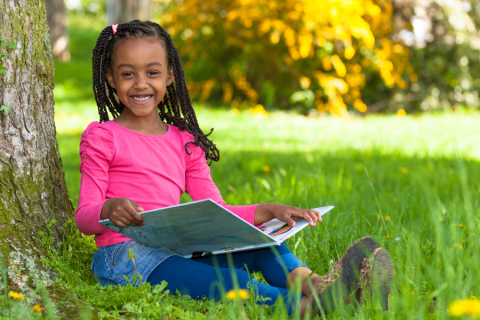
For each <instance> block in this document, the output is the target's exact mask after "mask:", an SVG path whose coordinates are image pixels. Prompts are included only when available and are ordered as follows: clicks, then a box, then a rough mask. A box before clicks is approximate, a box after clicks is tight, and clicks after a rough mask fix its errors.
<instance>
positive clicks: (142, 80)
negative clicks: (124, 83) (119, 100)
mask: <svg viewBox="0 0 480 320" xmlns="http://www.w3.org/2000/svg"><path fill="white" fill-rule="evenodd" d="M147 87H148V82H147V77H144V76H139V77H138V78H137V82H135V88H136V89H139V90H141V89H146V88H147Z"/></svg>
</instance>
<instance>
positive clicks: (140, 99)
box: [131, 95, 152, 101]
mask: <svg viewBox="0 0 480 320" xmlns="http://www.w3.org/2000/svg"><path fill="white" fill-rule="evenodd" d="M151 97H152V95H146V96H131V98H132V99H133V100H136V101H145V100H148V99H150V98H151Z"/></svg>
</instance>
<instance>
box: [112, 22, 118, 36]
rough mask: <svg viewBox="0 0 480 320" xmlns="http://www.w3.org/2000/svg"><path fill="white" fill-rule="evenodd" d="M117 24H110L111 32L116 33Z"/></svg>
mask: <svg viewBox="0 0 480 320" xmlns="http://www.w3.org/2000/svg"><path fill="white" fill-rule="evenodd" d="M117 28H118V24H114V25H112V30H113V34H115V33H117Z"/></svg>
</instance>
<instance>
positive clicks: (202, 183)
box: [185, 137, 257, 225]
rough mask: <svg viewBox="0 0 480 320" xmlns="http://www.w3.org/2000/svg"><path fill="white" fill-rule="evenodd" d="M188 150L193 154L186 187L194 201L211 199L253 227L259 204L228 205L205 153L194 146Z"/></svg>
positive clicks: (190, 158) (189, 158) (187, 170)
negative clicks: (213, 178) (216, 182)
mask: <svg viewBox="0 0 480 320" xmlns="http://www.w3.org/2000/svg"><path fill="white" fill-rule="evenodd" d="M192 138H193V137H192ZM192 140H193V139H192ZM187 148H188V150H189V151H190V152H191V154H190V155H188V154H187V155H186V172H185V187H186V189H187V191H188V193H189V194H190V196H191V197H192V200H193V201H197V200H203V199H208V198H210V199H212V200H213V201H215V202H216V203H218V204H219V205H221V206H223V207H224V208H225V209H227V210H230V211H231V212H233V213H234V214H236V215H237V216H239V217H240V218H242V219H243V220H245V221H247V222H248V223H250V224H252V225H253V224H254V218H255V210H256V208H257V204H254V205H249V206H229V205H227V204H226V203H225V201H223V198H222V196H221V195H220V191H219V190H218V188H217V186H216V185H215V183H214V182H213V180H212V177H211V175H210V167H209V166H208V164H207V160H206V159H205V152H204V151H203V150H202V148H200V147H198V146H196V145H194V144H189V145H188V146H187Z"/></svg>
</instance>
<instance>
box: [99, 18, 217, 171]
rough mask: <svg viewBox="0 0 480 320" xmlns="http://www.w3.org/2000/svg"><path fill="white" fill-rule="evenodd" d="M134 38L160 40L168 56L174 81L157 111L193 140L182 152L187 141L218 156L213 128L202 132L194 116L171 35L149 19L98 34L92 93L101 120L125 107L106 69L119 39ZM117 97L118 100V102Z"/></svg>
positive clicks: (211, 156)
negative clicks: (212, 135) (107, 77)
mask: <svg viewBox="0 0 480 320" xmlns="http://www.w3.org/2000/svg"><path fill="white" fill-rule="evenodd" d="M136 37H153V38H157V39H159V40H160V41H162V45H163V46H164V47H165V50H166V52H167V59H168V68H169V69H170V68H172V69H173V74H174V81H173V82H172V84H170V85H169V86H167V90H166V92H165V96H164V98H163V100H162V101H161V102H160V103H159V104H158V113H159V116H160V118H161V119H162V121H164V122H166V123H168V124H171V125H174V126H176V127H178V128H179V129H180V130H182V131H188V132H189V133H190V134H192V135H193V136H194V138H195V140H194V141H193V142H187V143H186V144H185V152H186V153H187V154H190V151H189V150H188V148H187V147H188V145H189V144H195V145H196V146H198V147H200V148H202V150H203V151H204V152H205V158H206V159H207V160H210V162H211V161H218V160H219V159H220V152H219V151H218V149H217V147H216V145H215V144H214V143H213V142H212V141H211V140H210V139H208V136H209V135H210V134H211V133H212V132H213V128H212V129H211V130H210V132H209V133H208V134H204V133H203V131H202V129H200V126H199V125H198V121H197V116H196V115H195V111H194V109H193V107H192V102H191V100H190V95H189V93H188V88H187V85H186V83H185V74H184V72H183V68H182V63H181V60H180V54H179V53H178V50H177V49H176V48H175V46H174V44H173V41H172V38H171V36H170V34H168V32H166V31H165V30H164V29H163V28H162V27H161V26H160V25H159V24H157V23H154V22H150V21H145V22H142V21H138V20H134V21H130V22H127V23H123V24H119V25H118V27H117V32H116V33H115V34H114V33H113V31H112V27H111V26H108V27H106V28H105V29H103V31H102V32H101V33H100V36H99V37H98V40H97V43H96V45H95V48H94V49H93V56H92V70H93V92H94V95H95V101H96V103H97V107H98V113H99V116H100V122H105V121H108V120H109V116H108V113H110V114H111V115H112V116H113V118H116V117H118V116H119V115H120V114H121V113H122V111H123V110H124V108H125V106H124V105H123V103H122V102H121V101H120V100H119V99H118V96H117V94H116V90H115V89H114V88H112V87H111V86H110V84H109V83H108V82H107V79H106V75H107V69H108V68H111V59H112V54H113V51H114V50H115V48H116V46H117V45H118V42H119V40H122V39H130V38H136ZM117 99H118V101H117Z"/></svg>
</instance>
